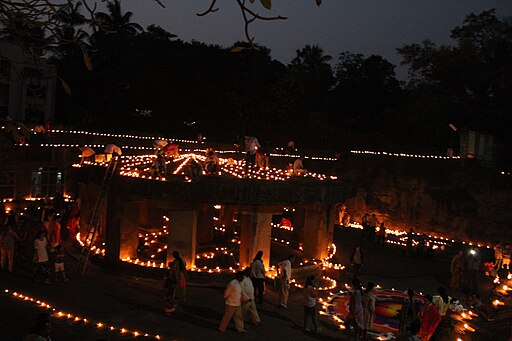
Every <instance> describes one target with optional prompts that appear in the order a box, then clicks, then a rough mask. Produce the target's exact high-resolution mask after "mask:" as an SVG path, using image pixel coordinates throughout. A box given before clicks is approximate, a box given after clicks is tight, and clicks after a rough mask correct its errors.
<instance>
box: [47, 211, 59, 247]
mask: <svg viewBox="0 0 512 341" xmlns="http://www.w3.org/2000/svg"><path fill="white" fill-rule="evenodd" d="M46 226H47V227H46V231H47V232H48V242H49V244H50V252H55V248H56V247H57V245H59V244H60V243H61V237H60V222H59V221H58V220H57V215H56V214H55V212H53V213H51V214H50V216H49V217H48V221H47V223H46Z"/></svg>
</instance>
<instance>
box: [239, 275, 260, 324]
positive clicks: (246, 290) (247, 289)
mask: <svg viewBox="0 0 512 341" xmlns="http://www.w3.org/2000/svg"><path fill="white" fill-rule="evenodd" d="M243 272H244V280H243V281H242V283H241V285H242V296H244V297H247V300H246V301H244V302H242V318H245V315H246V313H247V312H249V314H250V315H251V322H252V323H253V324H254V325H255V326H257V325H259V324H260V323H261V319H260V315H259V314H258V309H256V303H255V302H254V287H253V286H252V281H251V278H250V277H249V276H250V275H251V268H250V267H248V268H245V269H244V271H243Z"/></svg>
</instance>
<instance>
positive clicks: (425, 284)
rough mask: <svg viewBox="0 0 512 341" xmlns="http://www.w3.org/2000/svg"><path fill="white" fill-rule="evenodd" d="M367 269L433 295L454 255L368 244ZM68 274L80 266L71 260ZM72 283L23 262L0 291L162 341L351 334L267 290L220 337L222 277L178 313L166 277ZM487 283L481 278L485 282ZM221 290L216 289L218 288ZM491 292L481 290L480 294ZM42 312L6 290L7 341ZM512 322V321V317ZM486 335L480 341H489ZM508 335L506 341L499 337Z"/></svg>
mask: <svg viewBox="0 0 512 341" xmlns="http://www.w3.org/2000/svg"><path fill="white" fill-rule="evenodd" d="M335 238H336V241H337V244H338V254H337V255H336V258H337V261H338V262H340V263H347V259H348V255H349V253H350V251H351V248H352V246H353V245H354V244H355V243H356V242H359V241H360V240H359V237H358V235H357V233H356V232H354V231H348V232H347V231H337V232H336V236H335ZM363 251H364V252H365V258H366V259H365V265H364V267H363V268H362V275H361V278H362V280H363V281H367V280H372V281H374V282H376V283H379V284H381V285H382V286H387V287H395V288H396V289H406V288H408V287H411V288H414V289H416V290H418V291H423V292H434V290H435V289H436V288H437V287H438V286H439V285H441V284H445V283H444V282H445V281H446V278H447V269H448V264H449V259H450V258H451V255H450V254H446V255H438V256H436V258H434V259H433V260H432V259H431V260H418V259H415V258H405V257H404V256H403V255H402V253H401V251H399V250H397V249H391V248H389V247H386V248H383V247H377V246H375V245H369V244H365V243H363ZM66 265H67V267H68V270H71V269H73V267H75V266H76V263H75V262H74V261H73V260H71V259H67V264H66ZM68 274H69V277H70V278H71V279H70V281H69V282H67V283H54V284H51V285H43V284H40V283H34V282H33V281H32V280H31V265H30V264H17V269H16V273H15V274H14V275H10V274H7V273H6V272H0V287H1V288H2V290H3V289H10V290H16V291H18V292H20V293H23V294H26V295H29V296H31V297H34V298H37V299H42V300H45V301H46V302H47V303H49V304H51V305H53V306H55V307H56V308H57V309H58V310H62V311H65V312H69V313H72V314H78V315H79V316H81V317H86V318H88V319H89V320H94V321H101V322H103V323H105V324H108V325H114V326H116V327H123V328H126V329H128V330H132V331H133V330H137V331H141V332H147V333H151V334H153V335H156V334H158V335H161V336H162V339H166V340H169V339H171V340H172V339H176V340H202V339H204V340H220V339H222V340H240V339H244V340H279V339H288V340H345V339H349V337H350V335H349V334H347V333H346V332H342V331H339V330H336V328H335V327H334V326H333V325H332V324H330V322H329V321H327V320H322V326H323V328H324V330H323V331H322V332H320V333H319V334H314V333H307V334H306V333H303V332H302V328H301V325H302V322H301V321H302V314H303V311H302V305H301V295H300V293H299V292H298V291H297V292H295V293H294V294H293V295H292V296H291V303H290V305H289V306H290V309H288V310H282V309H278V308H276V307H275V302H276V295H275V293H274V292H272V291H269V293H268V295H267V302H266V303H265V304H263V305H261V306H260V307H259V311H260V314H261V317H262V320H263V324H262V325H261V326H258V327H255V326H252V325H247V331H248V332H247V333H246V334H244V335H243V337H242V336H241V335H240V334H238V333H236V332H235V331H234V329H230V330H228V331H227V332H226V333H224V334H221V333H220V332H218V331H217V327H218V324H219V321H220V319H221V317H222V313H223V299H222V289H221V288H220V287H221V286H222V284H225V281H224V280H218V281H217V282H206V281H205V278H204V277H194V278H193V279H194V282H195V283H194V285H193V286H191V287H190V288H189V289H188V300H187V302H186V303H185V304H183V305H182V306H181V307H180V308H179V309H178V310H177V311H176V313H175V314H174V315H173V316H167V315H165V314H164V312H163V308H164V301H163V298H162V292H161V286H162V280H161V279H159V278H158V277H157V276H152V277H143V276H142V275H141V274H139V276H135V275H134V274H133V273H132V274H128V273H127V272H121V271H114V270H111V269H108V268H102V267H98V266H95V265H92V266H91V267H90V268H89V272H88V274H87V276H85V277H82V276H79V275H77V274H75V273H73V272H72V271H68ZM339 276H340V279H341V282H342V283H344V282H348V281H349V277H350V274H348V273H346V272H343V273H341V274H339ZM484 282H485V281H484V280H482V283H484ZM216 286H217V288H215V287H216ZM483 290H486V289H485V286H482V291H483ZM40 311H42V309H40V308H38V307H36V306H35V305H34V304H33V303H31V302H26V301H21V300H17V299H14V298H12V297H10V296H9V295H7V294H5V293H0V312H1V318H0V332H1V334H0V335H2V336H1V337H0V339H1V340H20V339H22V337H23V335H25V334H26V333H27V331H28V330H29V329H30V326H31V324H32V321H33V318H34V316H35V315H36V314H37V313H38V312H40ZM507 321H509V320H507ZM506 323H508V322H506ZM500 326H501V327H500V328H501V330H500V332H499V334H500V336H498V337H497V336H496V335H495V337H494V338H493V340H506V339H507V337H508V334H507V336H506V337H505V334H504V333H508V328H506V327H505V325H504V324H503V325H502V324H500ZM53 328H54V330H53V335H52V339H53V340H56V341H59V340H98V339H102V338H103V339H106V340H125V339H132V338H133V337H132V336H131V335H130V336H121V335H120V334H119V333H115V332H110V331H106V329H105V328H102V329H98V328H94V327H93V326H91V325H90V324H89V325H84V324H83V323H82V322H77V323H74V322H71V321H69V320H65V319H55V321H54V324H53ZM488 336H489V335H487V334H485V333H484V334H482V335H481V338H473V339H474V340H486V339H488ZM501 337H503V338H501Z"/></svg>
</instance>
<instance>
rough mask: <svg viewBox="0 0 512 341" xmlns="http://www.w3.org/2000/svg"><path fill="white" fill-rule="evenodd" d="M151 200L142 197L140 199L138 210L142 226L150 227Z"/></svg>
mask: <svg viewBox="0 0 512 341" xmlns="http://www.w3.org/2000/svg"><path fill="white" fill-rule="evenodd" d="M149 207H150V202H149V200H148V199H141V200H140V201H139V207H138V208H137V211H138V212H139V214H138V215H139V218H138V222H139V224H140V226H143V227H150V220H151V219H150V216H149V215H150V213H149Z"/></svg>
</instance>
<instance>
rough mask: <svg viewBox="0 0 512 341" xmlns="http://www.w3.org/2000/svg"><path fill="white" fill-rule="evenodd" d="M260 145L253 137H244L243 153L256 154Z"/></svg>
mask: <svg viewBox="0 0 512 341" xmlns="http://www.w3.org/2000/svg"><path fill="white" fill-rule="evenodd" d="M260 147H261V145H260V143H259V142H258V139H257V138H255V137H253V136H246V137H245V151H246V152H247V153H249V154H250V155H253V154H256V151H257V150H258V148H260Z"/></svg>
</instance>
